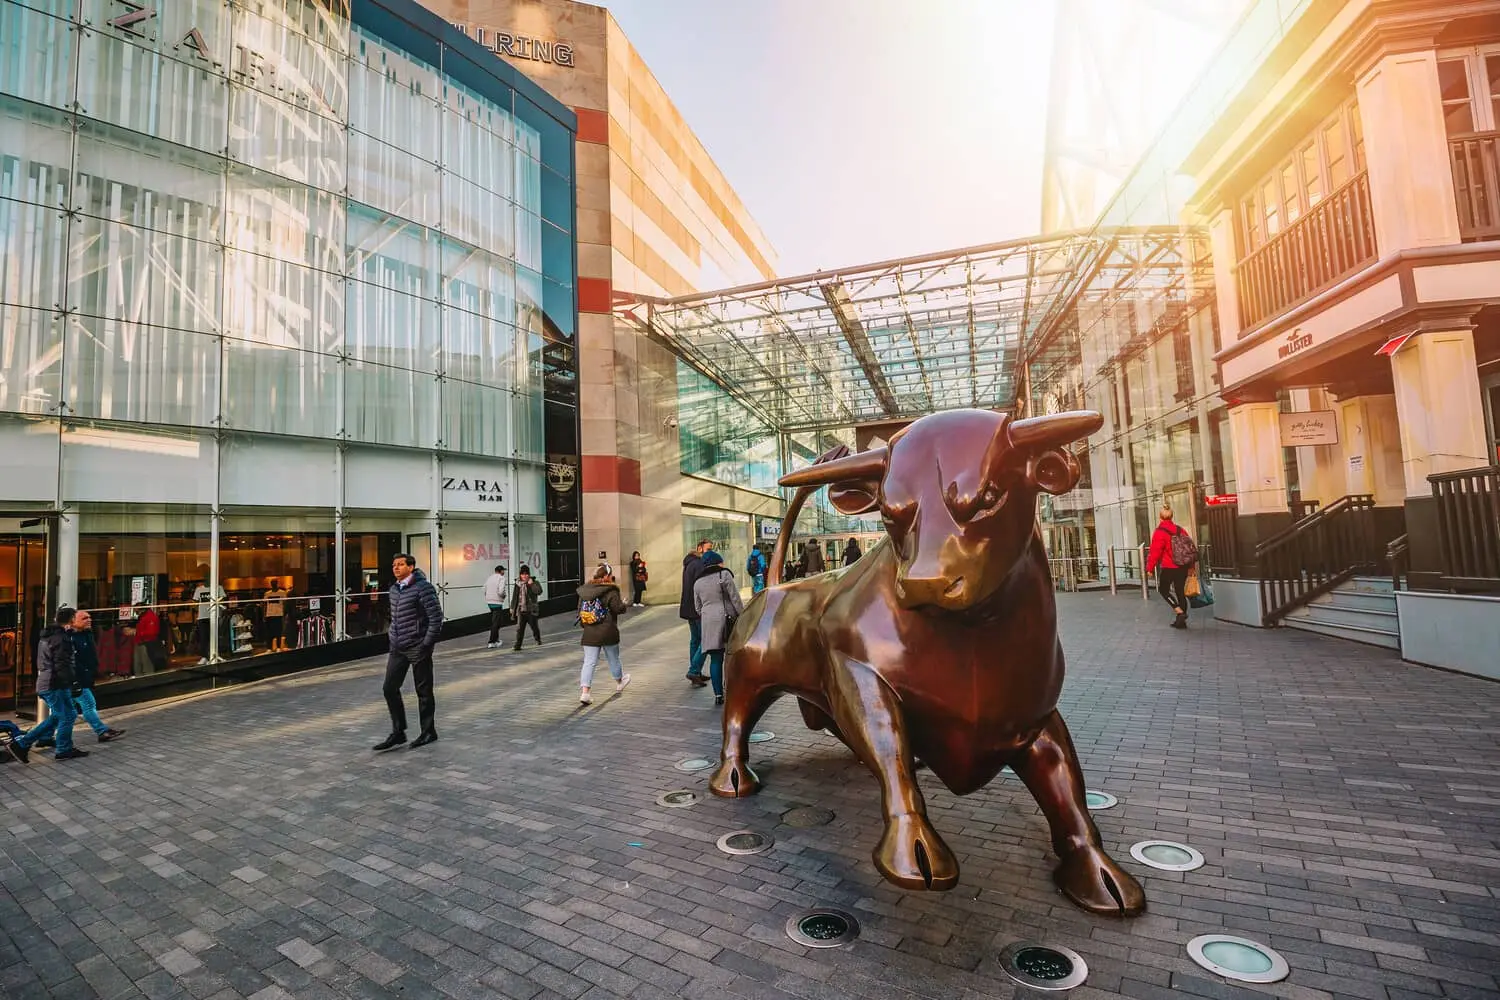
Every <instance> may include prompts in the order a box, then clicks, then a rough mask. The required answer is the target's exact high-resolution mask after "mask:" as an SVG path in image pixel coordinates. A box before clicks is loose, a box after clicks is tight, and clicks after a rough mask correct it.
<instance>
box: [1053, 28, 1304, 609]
mask: <svg viewBox="0 0 1500 1000" xmlns="http://www.w3.org/2000/svg"><path fill="white" fill-rule="evenodd" d="M1307 7H1308V0H1291V2H1287V0H1282V2H1278V0H1252V2H1250V3H1248V4H1247V5H1246V9H1245V11H1244V14H1243V16H1242V17H1241V18H1240V20H1239V21H1238V23H1237V24H1236V25H1235V26H1234V29H1233V31H1232V33H1231V34H1230V36H1229V38H1228V40H1227V41H1226V42H1225V44H1224V45H1223V47H1222V48H1221V49H1220V50H1219V51H1218V52H1217V53H1216V54H1215V55H1214V56H1213V57H1212V58H1211V59H1209V60H1208V61H1207V63H1206V65H1207V69H1206V70H1205V71H1204V72H1203V74H1202V76H1201V77H1198V78H1196V79H1195V80H1193V81H1191V86H1189V87H1186V88H1185V89H1184V93H1186V95H1187V96H1186V97H1185V98H1184V100H1183V101H1182V103H1181V105H1180V106H1179V107H1178V108H1177V109H1176V110H1175V111H1174V112H1173V113H1172V114H1171V115H1170V116H1169V118H1168V124H1167V126H1166V127H1165V128H1164V129H1163V130H1162V132H1161V133H1160V134H1159V135H1158V136H1157V138H1156V139H1155V141H1154V142H1153V143H1152V144H1151V146H1150V147H1149V148H1148V149H1147V150H1146V152H1145V154H1144V155H1143V156H1142V157H1141V159H1140V161H1139V162H1138V163H1137V165H1136V166H1135V168H1134V169H1133V171H1132V172H1131V174H1130V175H1129V176H1128V177H1127V178H1126V180H1125V182H1124V183H1123V184H1122V185H1121V187H1120V189H1119V191H1118V192H1116V194H1115V196H1114V197H1113V199H1112V200H1111V201H1110V202H1109V204H1108V206H1107V207H1106V208H1105V209H1104V211H1103V213H1102V214H1101V215H1100V217H1099V219H1098V221H1097V222H1096V224H1095V226H1094V229H1093V231H1092V233H1091V236H1094V237H1096V238H1099V239H1102V240H1105V241H1107V244H1108V246H1109V247H1110V252H1111V253H1112V254H1118V255H1120V256H1121V258H1122V259H1124V260H1125V261H1126V262H1127V264H1128V266H1127V268H1126V270H1125V272H1124V273H1123V274H1121V273H1115V274H1109V275H1108V276H1107V280H1104V279H1100V280H1094V281H1092V282H1090V283H1089V284H1087V285H1085V286H1084V287H1081V288H1079V289H1078V291H1077V299H1076V305H1074V307H1073V308H1072V309H1071V310H1070V312H1069V313H1068V314H1067V315H1066V316H1064V317H1063V318H1062V320H1061V321H1060V322H1058V323H1055V324H1053V325H1052V326H1051V327H1050V328H1049V329H1048V330H1046V331H1045V335H1044V336H1042V337H1039V338H1038V340H1037V341H1036V342H1034V343H1033V345H1032V347H1031V350H1030V351H1029V353H1028V355H1027V357H1026V369H1027V370H1026V373H1025V375H1026V382H1027V385H1028V386H1029V395H1028V404H1029V406H1030V407H1031V411H1032V412H1033V413H1044V412H1051V411H1056V410H1066V409H1075V408H1077V409H1082V408H1087V409H1093V410H1098V411H1099V412H1100V413H1102V414H1104V419H1105V424H1104V429H1103V430H1102V431H1101V432H1100V433H1099V434H1096V435H1095V436H1093V437H1092V438H1090V439H1089V447H1088V452H1087V455H1086V462H1085V464H1084V479H1083V480H1082V481H1081V483H1080V486H1079V488H1078V489H1076V490H1074V491H1073V492H1072V493H1069V494H1065V495H1064V496H1061V497H1046V498H1044V500H1043V506H1042V520H1043V528H1044V532H1045V533H1046V535H1047V542H1048V550H1049V552H1050V553H1051V554H1052V556H1053V557H1054V566H1053V569H1054V574H1055V575H1058V576H1059V577H1061V576H1062V575H1063V572H1066V574H1067V578H1068V579H1074V580H1087V579H1098V578H1100V577H1102V576H1103V575H1104V574H1105V573H1107V572H1108V569H1107V567H1108V564H1109V562H1110V560H1111V550H1114V562H1115V564H1116V565H1117V566H1119V567H1122V569H1123V570H1124V571H1125V572H1126V574H1127V575H1133V574H1136V573H1138V572H1139V569H1140V557H1139V550H1138V546H1140V545H1141V544H1142V543H1143V542H1147V541H1149V538H1150V534H1151V531H1152V529H1153V527H1154V525H1155V524H1156V515H1157V509H1158V508H1159V506H1160V505H1161V504H1162V503H1163V502H1166V503H1169V504H1170V505H1171V506H1172V507H1173V511H1174V516H1175V518H1176V520H1177V522H1178V523H1179V524H1181V525H1182V526H1184V527H1186V528H1187V529H1188V530H1189V531H1191V532H1193V533H1194V535H1195V537H1196V538H1197V539H1198V541H1199V544H1200V547H1201V546H1203V545H1210V546H1211V545H1212V544H1213V538H1212V536H1211V533H1210V532H1209V530H1208V524H1207V516H1206V500H1207V498H1209V497H1211V496H1215V495H1224V494H1233V493H1235V491H1236V486H1237V484H1236V482H1235V478H1234V477H1235V473H1234V456H1233V451H1232V447H1231V444H1230V437H1229V427H1228V408H1227V404H1226V403H1225V401H1224V399H1223V398H1222V397H1221V396H1220V395H1219V384H1218V375H1217V369H1216V366H1215V364H1214V362H1213V357H1214V355H1215V353H1217V352H1218V350H1219V349H1220V348H1221V347H1222V346H1223V345H1222V344H1221V342H1220V339H1221V338H1220V327H1219V318H1218V315H1217V302H1216V298H1215V294H1214V284H1213V265H1212V259H1211V257H1210V252H1209V234H1208V220H1207V219H1206V218H1204V217H1202V216H1201V215H1200V214H1198V212H1197V211H1196V209H1195V206H1194V203H1193V198H1194V196H1195V194H1197V193H1198V178H1197V177H1195V176H1194V175H1193V174H1192V173H1191V172H1189V171H1188V170H1186V169H1185V168H1184V166H1183V164H1184V163H1185V162H1186V161H1187V160H1188V157H1189V154H1190V153H1191V152H1192V151H1193V148H1194V147H1195V146H1196V145H1197V144H1198V143H1199V142H1200V141H1201V140H1202V138H1203V137H1204V136H1205V135H1206V134H1207V133H1208V130H1209V129H1210V128H1211V127H1212V126H1213V125H1214V124H1215V123H1216V122H1221V121H1223V120H1224V116H1225V115H1226V114H1228V113H1229V109H1230V107H1231V102H1232V101H1233V100H1234V99H1235V98H1236V95H1238V94H1239V93H1240V92H1241V90H1242V88H1243V87H1244V85H1245V84H1246V82H1247V81H1248V80H1249V78H1250V75H1251V74H1252V73H1253V72H1255V70H1256V69H1257V67H1260V66H1262V65H1264V63H1265V60H1266V58H1267V55H1268V53H1270V52H1271V51H1272V50H1273V49H1275V47H1276V46H1277V45H1278V44H1280V42H1281V41H1282V40H1283V38H1284V37H1285V35H1286V33H1287V32H1288V31H1289V30H1290V28H1291V26H1292V25H1293V24H1294V23H1295V22H1296V20H1297V19H1298V18H1299V17H1301V16H1302V14H1303V12H1304V11H1305V10H1306V9H1307ZM1320 162H1321V161H1320ZM1303 169H1305V168H1303ZM1278 176H1279V175H1278ZM1261 205H1262V208H1263V210H1265V211H1270V210H1272V209H1273V208H1275V210H1277V211H1284V210H1285V207H1286V203H1285V201H1284V199H1282V196H1281V195H1278V196H1277V200H1276V204H1275V205H1274V206H1273V205H1271V203H1270V202H1262V203H1261ZM1277 206H1279V208H1278V207H1277ZM1106 263H1108V261H1106ZM1286 460H1287V468H1288V473H1289V478H1288V485H1289V487H1290V490H1291V495H1292V497H1293V499H1294V500H1295V499H1296V496H1297V487H1296V483H1297V478H1296V468H1297V467H1296V460H1295V453H1294V450H1293V449H1287V450H1286ZM1064 564H1066V565H1064Z"/></svg>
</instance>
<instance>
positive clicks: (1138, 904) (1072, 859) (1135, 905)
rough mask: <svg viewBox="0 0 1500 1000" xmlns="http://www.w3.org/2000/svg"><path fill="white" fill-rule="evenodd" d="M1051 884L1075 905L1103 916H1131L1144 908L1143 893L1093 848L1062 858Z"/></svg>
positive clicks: (1143, 891)
mask: <svg viewBox="0 0 1500 1000" xmlns="http://www.w3.org/2000/svg"><path fill="white" fill-rule="evenodd" d="M1052 881H1054V882H1056V883H1057V887H1058V888H1059V889H1061V890H1062V891H1063V895H1065V896H1067V897H1068V898H1069V899H1071V900H1072V901H1073V902H1074V903H1075V904H1076V905H1077V906H1079V907H1081V908H1083V909H1085V910H1088V911H1089V912H1090V913H1097V914H1100V915H1101V916H1107V917H1133V916H1136V915H1137V914H1139V913H1142V912H1144V911H1145V909H1146V893H1145V890H1143V889H1142V888H1141V884H1140V883H1139V882H1137V881H1136V880H1135V879H1134V878H1133V877H1132V876H1131V875H1130V874H1129V873H1128V872H1126V871H1125V870H1124V869H1123V868H1121V867H1120V866H1119V865H1117V864H1115V861H1114V859H1113V858H1111V857H1110V856H1109V855H1108V854H1105V853H1104V851H1102V850H1101V849H1099V848H1097V847H1085V848H1083V849H1082V850H1078V851H1075V852H1073V853H1072V854H1070V855H1068V856H1067V857H1065V858H1063V859H1062V864H1060V865H1058V866H1057V870H1056V871H1054V872H1053V873H1052Z"/></svg>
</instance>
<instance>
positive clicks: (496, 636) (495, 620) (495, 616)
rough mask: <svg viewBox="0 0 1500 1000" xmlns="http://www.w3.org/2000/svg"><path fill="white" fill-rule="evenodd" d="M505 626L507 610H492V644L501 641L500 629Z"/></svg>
mask: <svg viewBox="0 0 1500 1000" xmlns="http://www.w3.org/2000/svg"><path fill="white" fill-rule="evenodd" d="M504 624H505V609H504V608H490V644H491V645H493V644H495V643H497V642H499V641H500V628H501V626H503V625H504Z"/></svg>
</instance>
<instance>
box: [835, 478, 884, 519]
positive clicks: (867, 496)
mask: <svg viewBox="0 0 1500 1000" xmlns="http://www.w3.org/2000/svg"><path fill="white" fill-rule="evenodd" d="M879 494H880V481H879V480H867V481H866V482H862V483H855V482H843V483H839V484H837V485H836V486H830V487H828V502H829V503H831V504H833V509H834V510H836V511H838V512H839V513H840V514H843V515H844V516H845V517H858V516H859V515H861V514H868V513H870V511H872V510H879V509H880V496H879Z"/></svg>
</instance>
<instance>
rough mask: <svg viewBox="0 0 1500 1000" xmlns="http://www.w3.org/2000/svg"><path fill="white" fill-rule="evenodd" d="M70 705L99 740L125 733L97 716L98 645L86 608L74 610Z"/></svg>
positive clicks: (106, 740) (71, 633) (92, 623)
mask: <svg viewBox="0 0 1500 1000" xmlns="http://www.w3.org/2000/svg"><path fill="white" fill-rule="evenodd" d="M71 627H72V631H71V632H70V633H68V635H69V637H70V638H71V639H72V640H73V705H74V707H76V708H77V709H78V714H79V715H81V716H83V721H84V722H87V723H88V724H89V728H90V729H92V730H93V731H94V735H95V736H96V737H98V739H99V742H100V743H108V742H110V741H111V740H117V739H119V738H120V737H121V736H124V735H125V730H123V729H115V728H113V727H112V726H109V725H107V724H105V722H104V720H103V719H101V718H99V703H98V702H97V701H95V700H94V680H95V678H97V677H98V676H99V649H98V647H97V646H95V645H94V619H93V618H92V617H91V616H90V615H89V613H88V612H87V611H78V612H75V613H74V614H73V624H72V626H71Z"/></svg>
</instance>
